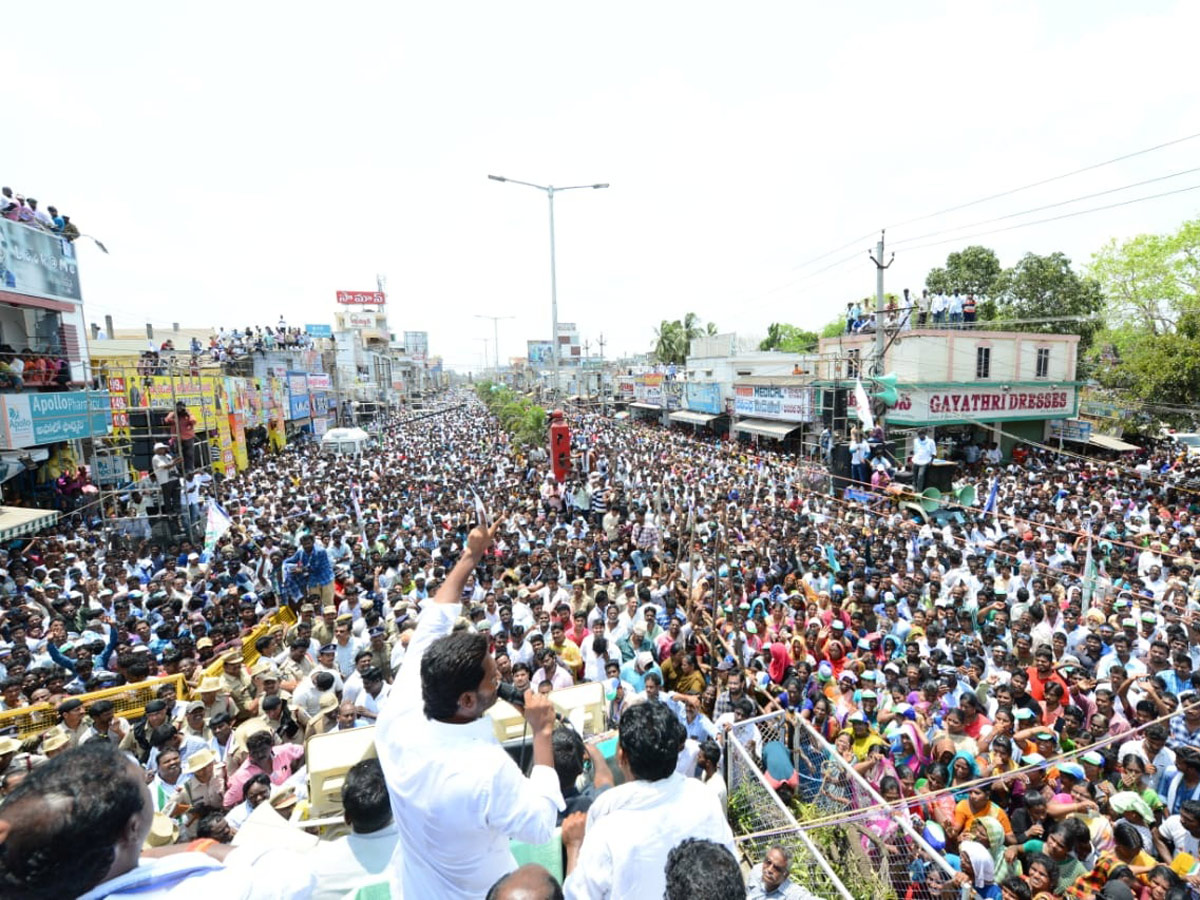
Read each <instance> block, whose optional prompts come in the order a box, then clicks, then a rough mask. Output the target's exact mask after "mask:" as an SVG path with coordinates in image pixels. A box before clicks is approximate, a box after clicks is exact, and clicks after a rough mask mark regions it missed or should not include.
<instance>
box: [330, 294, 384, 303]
mask: <svg viewBox="0 0 1200 900" xmlns="http://www.w3.org/2000/svg"><path fill="white" fill-rule="evenodd" d="M337 302H338V303H352V304H362V305H364V306H365V305H371V306H383V304H384V303H386V302H387V298H386V297H385V296H384V293H383V291H338V292H337Z"/></svg>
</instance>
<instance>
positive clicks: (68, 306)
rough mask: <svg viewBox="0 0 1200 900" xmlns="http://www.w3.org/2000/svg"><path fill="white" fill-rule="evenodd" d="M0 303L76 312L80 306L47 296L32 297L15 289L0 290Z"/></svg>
mask: <svg viewBox="0 0 1200 900" xmlns="http://www.w3.org/2000/svg"><path fill="white" fill-rule="evenodd" d="M0 303H11V304H12V305H13V306H32V307H35V308H37V309H50V310H53V311H54V312H74V311H75V310H77V309H78V308H79V304H78V303H68V302H67V301H65V300H51V299H49V298H47V297H31V296H30V295H29V294H17V293H14V292H13V291H0Z"/></svg>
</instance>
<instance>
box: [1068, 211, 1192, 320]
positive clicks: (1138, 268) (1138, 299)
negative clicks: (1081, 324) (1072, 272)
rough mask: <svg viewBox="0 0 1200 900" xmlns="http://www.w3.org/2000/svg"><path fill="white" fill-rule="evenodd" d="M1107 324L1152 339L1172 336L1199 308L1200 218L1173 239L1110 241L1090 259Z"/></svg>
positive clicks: (1147, 237) (1160, 236)
mask: <svg viewBox="0 0 1200 900" xmlns="http://www.w3.org/2000/svg"><path fill="white" fill-rule="evenodd" d="M1090 274H1091V275H1092V277H1094V278H1095V279H1096V280H1097V281H1099V282H1100V286H1101V289H1102V290H1103V291H1104V297H1105V299H1106V301H1107V304H1108V305H1107V314H1108V317H1109V320H1110V321H1111V322H1113V323H1114V324H1116V325H1131V326H1133V327H1135V328H1139V329H1144V330H1145V331H1148V332H1149V333H1150V334H1167V333H1169V332H1171V331H1174V330H1175V329H1176V327H1177V326H1178V324H1179V322H1180V320H1181V318H1182V317H1183V316H1185V315H1186V314H1187V313H1188V312H1191V311H1194V310H1196V309H1197V308H1198V305H1200V219H1193V220H1191V221H1189V222H1184V223H1183V225H1181V226H1180V227H1179V230H1178V231H1176V232H1175V233H1173V234H1141V235H1138V236H1137V237H1135V238H1131V239H1130V240H1128V241H1125V242H1124V243H1121V244H1118V243H1117V242H1116V240H1112V241H1109V242H1108V243H1107V244H1105V245H1104V247H1102V248H1101V249H1100V251H1099V252H1097V253H1096V254H1095V255H1094V256H1093V257H1092V265H1091V269H1090Z"/></svg>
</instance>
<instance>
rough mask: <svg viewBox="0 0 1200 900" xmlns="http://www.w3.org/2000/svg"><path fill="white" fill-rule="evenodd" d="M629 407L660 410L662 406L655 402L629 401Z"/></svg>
mask: <svg viewBox="0 0 1200 900" xmlns="http://www.w3.org/2000/svg"><path fill="white" fill-rule="evenodd" d="M629 406H630V408H631V409H650V410H653V411H654V412H662V407H661V406H659V405H658V404H657V403H630V404H629Z"/></svg>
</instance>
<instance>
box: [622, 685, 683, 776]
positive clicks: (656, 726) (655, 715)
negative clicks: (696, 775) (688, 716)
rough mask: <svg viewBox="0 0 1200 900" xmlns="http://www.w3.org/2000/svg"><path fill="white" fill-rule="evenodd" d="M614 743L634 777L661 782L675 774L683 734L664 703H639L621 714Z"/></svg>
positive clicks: (674, 717)
mask: <svg viewBox="0 0 1200 900" xmlns="http://www.w3.org/2000/svg"><path fill="white" fill-rule="evenodd" d="M617 740H618V742H619V744H620V747H621V749H623V750H624V751H625V756H626V758H627V759H628V760H629V768H630V770H631V771H632V772H633V777H634V778H638V779H641V780H643V781H661V780H662V779H664V778H667V777H669V776H670V775H671V773H672V772H674V771H675V766H676V764H677V762H678V760H679V751H680V749H681V748H682V747H683V742H684V741H685V740H687V731H686V730H685V729H684V727H683V723H682V722H680V721H679V719H678V718H677V717H676V716H675V714H674V713H673V712H671V710H670V709H668V708H667V706H666V705H665V704H663V703H639V704H638V705H636V706H633V707H631V708H629V709H627V710H626V711H625V712H624V713H623V714H622V715H621V727H620V733H619V735H618V738H617Z"/></svg>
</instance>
